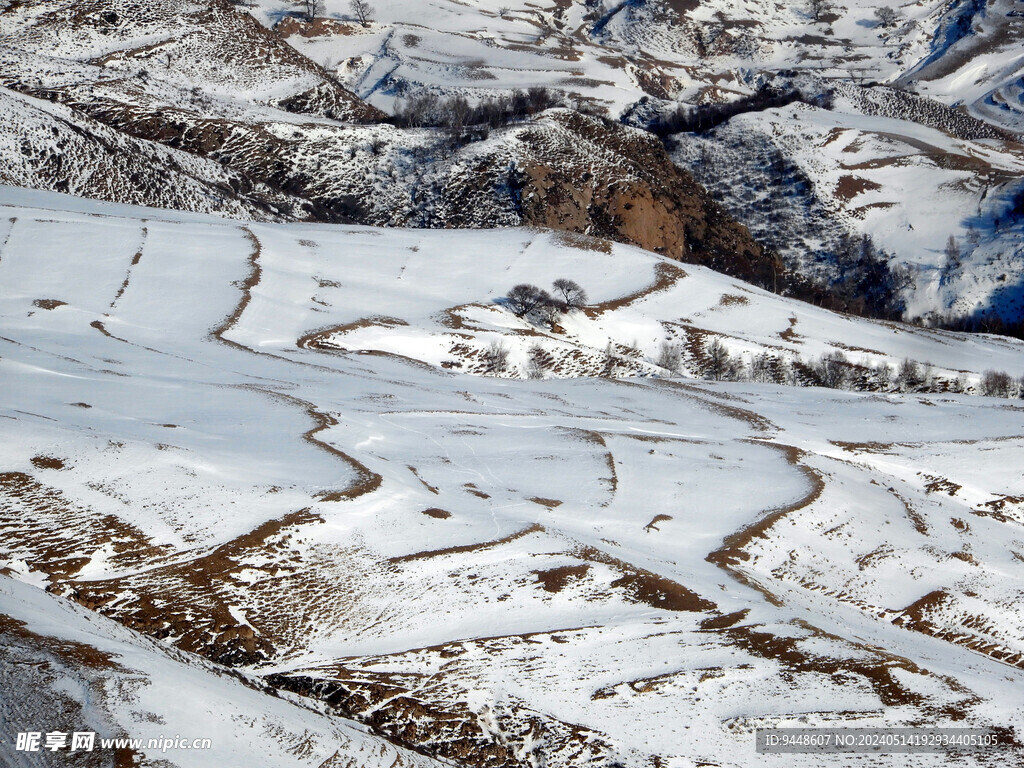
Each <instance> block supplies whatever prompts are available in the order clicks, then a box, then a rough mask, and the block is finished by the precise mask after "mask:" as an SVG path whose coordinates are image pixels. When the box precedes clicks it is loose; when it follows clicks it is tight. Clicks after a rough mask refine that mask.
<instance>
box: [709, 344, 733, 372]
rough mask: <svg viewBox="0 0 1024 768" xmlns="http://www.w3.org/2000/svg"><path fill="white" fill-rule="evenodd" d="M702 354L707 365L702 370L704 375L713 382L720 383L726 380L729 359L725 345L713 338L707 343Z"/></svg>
mask: <svg viewBox="0 0 1024 768" xmlns="http://www.w3.org/2000/svg"><path fill="white" fill-rule="evenodd" d="M704 352H705V354H706V356H707V365H706V367H705V369H704V375H705V376H706V377H707V378H709V379H713V380H714V381H721V380H722V379H725V378H727V377H728V375H729V368H730V363H731V360H730V359H729V351H728V350H727V349H726V348H725V345H724V344H723V343H722V342H721V341H719V340H718V339H717V338H715V339H712V340H711V341H710V342H708V344H707V346H706V347H705V350H704Z"/></svg>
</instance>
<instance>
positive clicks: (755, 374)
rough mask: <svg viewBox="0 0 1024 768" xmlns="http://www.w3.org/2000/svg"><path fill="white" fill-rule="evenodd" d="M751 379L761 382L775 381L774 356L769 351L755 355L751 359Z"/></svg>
mask: <svg viewBox="0 0 1024 768" xmlns="http://www.w3.org/2000/svg"><path fill="white" fill-rule="evenodd" d="M750 380H751V381H757V382H761V383H767V382H772V381H775V374H774V372H773V371H772V357H771V355H769V354H768V353H767V352H762V353H761V354H759V355H754V357H753V359H751V361H750Z"/></svg>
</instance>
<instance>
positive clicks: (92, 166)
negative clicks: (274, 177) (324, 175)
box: [0, 88, 302, 220]
mask: <svg viewBox="0 0 1024 768" xmlns="http://www.w3.org/2000/svg"><path fill="white" fill-rule="evenodd" d="M0 123H2V125H3V126H4V129H3V131H2V132H0V153H2V155H3V158H4V162H3V164H2V165H0V183H4V184H10V185H15V186H22V187H35V188H37V189H45V190H50V191H56V192H66V193H70V194H74V195H80V196H83V197H91V198H98V199H106V200H118V201H121V202H123V203H130V204H136V205H150V206H155V207H163V208H172V209H177V210H185V211H189V210H190V211H194V212H197V213H217V214H219V215H222V216H228V217H231V218H236V219H256V220H266V219H268V218H274V217H275V216H276V215H277V214H278V212H282V213H283V212H284V211H293V210H301V208H300V205H301V203H302V201H300V200H297V199H295V198H291V197H289V196H288V195H285V194H283V193H280V192H278V191H276V190H273V189H270V188H269V187H267V186H266V185H264V184H253V182H252V181H250V180H249V179H248V178H247V177H245V176H242V175H241V174H239V173H237V172H233V171H231V170H229V169H225V168H224V167H223V166H222V165H220V164H219V163H216V162H214V161H213V160H207V159H205V158H201V157H197V156H195V155H193V154H189V153H188V152H182V151H179V150H175V149H171V148H169V147H164V146H161V145H159V144H154V143H151V142H146V141H141V140H139V139H135V138H132V137H131V136H128V135H126V134H124V133H121V132H119V131H116V130H113V129H111V128H109V127H107V126H105V125H103V124H102V123H99V122H97V121H95V120H91V119H89V118H88V117H83V116H82V115H80V114H78V113H76V112H74V111H73V110H71V109H69V108H67V107H64V106H62V105H59V104H51V103H50V102H48V101H43V100H40V99H34V98H31V97H29V96H23V95H21V94H19V93H16V92H14V91H11V90H8V89H6V88H0Z"/></svg>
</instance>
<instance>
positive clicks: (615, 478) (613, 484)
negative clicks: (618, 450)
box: [558, 427, 619, 507]
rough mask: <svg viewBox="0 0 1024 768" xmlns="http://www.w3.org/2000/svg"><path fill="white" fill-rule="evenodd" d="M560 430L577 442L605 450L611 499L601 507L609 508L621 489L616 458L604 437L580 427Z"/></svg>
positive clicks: (561, 428) (560, 428)
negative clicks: (616, 468)
mask: <svg viewBox="0 0 1024 768" xmlns="http://www.w3.org/2000/svg"><path fill="white" fill-rule="evenodd" d="M558 429H559V431H560V432H563V433H565V434H567V435H571V436H572V437H574V438H576V439H577V440H581V441H583V442H585V443H589V444H590V445H596V446H600V447H601V448H604V449H605V451H604V462H605V466H607V467H608V477H607V482H608V489H609V493H610V498H609V499H608V500H607V501H604V502H602V503H601V506H602V507H607V506H608V505H609V504H610V503H611V500H612V498H614V497H615V493H616V491H618V489H619V475H618V473H617V472H616V471H615V457H614V456H613V455H612V453H611V451H609V450H607V449H608V444H607V443H606V442H605V439H604V436H603V435H602V434H601V433H600V432H595V431H593V430H590V429H581V428H579V427H559V428H558Z"/></svg>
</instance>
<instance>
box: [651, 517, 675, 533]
mask: <svg viewBox="0 0 1024 768" xmlns="http://www.w3.org/2000/svg"><path fill="white" fill-rule="evenodd" d="M671 519H672V515H655V516H654V519H653V520H651V522H649V523H648V524H647V525H645V526H644V530H645V531H660V530H661V529H660V528H659V527H658V523H667V522H668V521H669V520H671Z"/></svg>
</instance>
